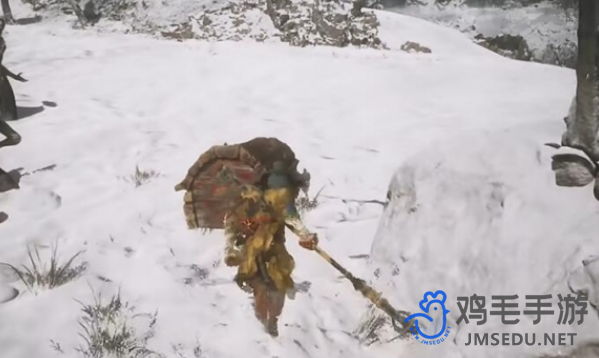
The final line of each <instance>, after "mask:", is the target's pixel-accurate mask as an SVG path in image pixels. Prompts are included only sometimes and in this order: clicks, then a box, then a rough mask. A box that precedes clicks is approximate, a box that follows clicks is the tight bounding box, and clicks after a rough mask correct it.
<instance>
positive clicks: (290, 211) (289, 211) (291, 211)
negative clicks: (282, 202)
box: [285, 203, 299, 217]
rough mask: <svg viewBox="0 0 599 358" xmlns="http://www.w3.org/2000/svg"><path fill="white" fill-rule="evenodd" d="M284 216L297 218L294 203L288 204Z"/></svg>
mask: <svg viewBox="0 0 599 358" xmlns="http://www.w3.org/2000/svg"><path fill="white" fill-rule="evenodd" d="M285 215H286V216H292V217H298V216H299V214H298V212H297V208H296V207H295V204H294V203H289V204H288V205H287V208H286V209H285Z"/></svg>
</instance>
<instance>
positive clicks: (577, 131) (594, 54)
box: [562, 0, 599, 162]
mask: <svg viewBox="0 0 599 358" xmlns="http://www.w3.org/2000/svg"><path fill="white" fill-rule="evenodd" d="M598 19H599V5H598V4H597V0H580V6H579V24H578V62H577V66H576V77H577V86H576V100H575V105H576V109H575V111H572V112H573V113H570V118H568V119H567V130H566V133H565V135H564V140H563V143H562V144H563V145H567V146H570V147H573V148H576V149H580V150H582V151H584V152H585V153H586V154H587V155H588V156H589V157H590V158H591V159H592V160H593V161H594V162H597V161H599V138H598V137H597V136H598V133H597V132H598V131H599V110H598V107H599V85H598V76H597V75H598V72H597V61H598V59H599V57H598V54H599V52H598V43H597V42H598V39H599V37H598V34H597V25H598V24H599V20H598ZM572 115H573V117H574V118H571V117H572Z"/></svg>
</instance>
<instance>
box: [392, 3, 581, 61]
mask: <svg viewBox="0 0 599 358" xmlns="http://www.w3.org/2000/svg"><path fill="white" fill-rule="evenodd" d="M419 2H421V3H423V4H424V5H423V6H417V5H414V6H407V7H403V8H398V7H388V8H387V10H388V11H393V12H399V13H402V14H406V15H410V16H416V17H419V18H422V19H425V20H429V21H433V22H435V23H438V24H441V25H444V26H447V27H450V28H454V29H457V30H459V31H461V32H463V33H464V34H466V35H467V36H469V37H470V38H472V39H475V37H476V36H484V37H485V38H494V37H496V36H502V35H512V36H522V38H523V39H524V41H526V46H527V47H528V49H529V50H530V52H531V54H530V55H531V57H532V58H533V59H534V60H535V61H538V62H542V63H549V64H558V65H563V66H567V67H570V68H574V66H575V64H576V55H577V47H576V30H577V26H578V20H577V13H576V11H577V10H576V9H574V10H572V9H568V10H564V9H562V8H558V7H556V5H555V4H554V3H550V2H540V3H538V4H535V5H532V6H512V7H503V8H502V7H468V6H464V5H461V4H460V3H461V1H457V0H456V1H453V2H451V3H450V4H449V5H447V6H444V7H440V6H435V5H434V0H419Z"/></svg>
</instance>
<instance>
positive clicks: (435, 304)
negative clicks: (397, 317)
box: [404, 290, 451, 345]
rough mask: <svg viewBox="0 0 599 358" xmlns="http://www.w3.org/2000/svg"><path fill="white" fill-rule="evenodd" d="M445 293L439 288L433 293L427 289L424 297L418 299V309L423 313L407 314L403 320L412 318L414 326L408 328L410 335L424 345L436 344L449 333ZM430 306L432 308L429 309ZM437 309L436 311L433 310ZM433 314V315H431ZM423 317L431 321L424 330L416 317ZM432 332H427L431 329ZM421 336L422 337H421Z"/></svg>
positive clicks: (442, 340)
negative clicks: (420, 299)
mask: <svg viewBox="0 0 599 358" xmlns="http://www.w3.org/2000/svg"><path fill="white" fill-rule="evenodd" d="M446 300H447V295H446V294H445V292H443V291H441V290H439V291H437V292H435V293H433V292H431V291H429V292H427V293H425V294H424V299H423V300H422V301H420V304H419V306H420V309H421V310H422V312H425V313H414V314H412V315H410V316H408V317H407V318H406V319H405V320H404V322H409V321H410V320H412V319H414V320H415V322H414V327H415V328H416V329H415V331H414V327H412V328H410V330H411V331H412V335H413V336H414V337H415V338H416V339H417V340H419V341H420V343H422V344H426V345H437V344H441V343H442V342H444V341H445V338H447V337H448V336H449V334H450V333H451V327H449V326H447V314H448V313H449V310H448V309H446V308H445V301H446ZM431 308H432V310H431ZM434 311H437V312H434ZM433 316H434V317H433ZM419 318H423V319H426V320H427V321H429V322H431V323H432V325H431V326H430V327H428V328H427V330H426V332H424V331H423V330H422V329H421V328H420V325H419V322H418V319H419ZM431 330H432V332H429V331H431ZM421 338H422V339H421Z"/></svg>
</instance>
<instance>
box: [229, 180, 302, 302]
mask: <svg viewBox="0 0 599 358" xmlns="http://www.w3.org/2000/svg"><path fill="white" fill-rule="evenodd" d="M256 191H258V192H259V190H258V189H257V188H252V189H251V190H250V191H246V194H244V195H245V198H246V200H245V204H244V205H242V206H240V207H239V208H238V209H237V211H236V212H234V213H232V215H231V216H229V217H228V218H227V219H226V220H225V224H226V225H225V228H226V229H225V233H226V235H227V249H226V250H227V255H229V254H231V250H232V248H233V244H232V243H233V242H234V241H235V240H236V239H234V238H233V236H237V235H238V234H239V232H240V226H239V219H240V218H241V217H243V216H244V215H245V216H246V217H247V223H248V224H249V225H250V226H252V227H251V230H250V231H249V232H250V234H249V236H248V237H247V238H246V239H245V242H244V244H243V246H242V249H241V251H240V252H238V254H239V255H240V256H241V257H242V261H241V263H240V265H239V267H238V271H237V278H238V279H239V280H241V281H249V280H251V279H253V278H255V277H256V275H261V273H260V267H259V265H258V260H260V259H261V260H262V261H263V262H264V267H265V269H266V273H267V275H268V277H269V278H270V280H271V281H272V283H273V284H274V286H275V287H276V289H277V290H278V291H281V292H286V291H287V290H289V289H293V287H294V283H293V279H292V278H291V274H292V272H293V269H294V268H295V261H294V259H293V257H292V256H291V255H290V254H289V252H288V251H287V248H286V247H285V227H289V229H291V230H292V231H293V232H294V233H295V234H296V235H298V236H299V237H300V238H302V237H306V236H308V235H309V234H310V232H309V231H308V229H307V228H306V227H305V226H304V225H303V223H302V222H301V220H300V217H299V214H298V213H297V209H296V207H295V196H296V192H295V191H294V190H293V189H292V188H281V189H267V190H265V191H264V192H263V193H262V195H257V192H256Z"/></svg>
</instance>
